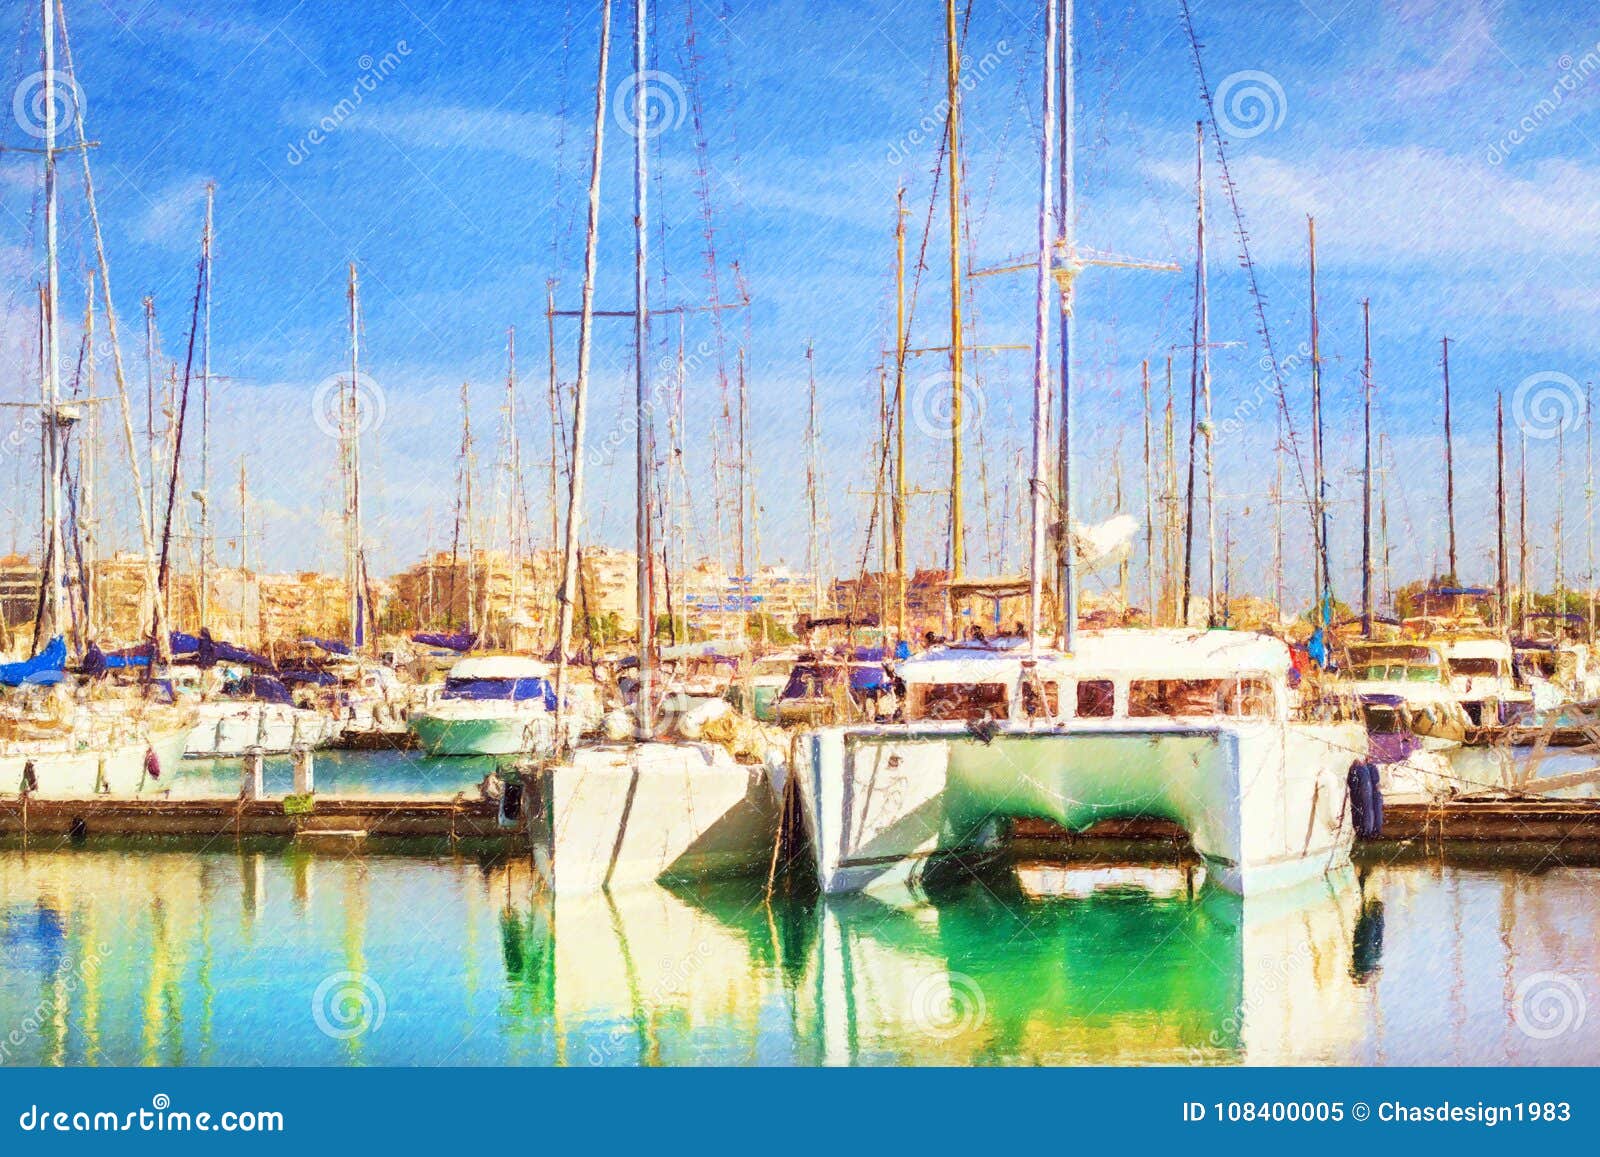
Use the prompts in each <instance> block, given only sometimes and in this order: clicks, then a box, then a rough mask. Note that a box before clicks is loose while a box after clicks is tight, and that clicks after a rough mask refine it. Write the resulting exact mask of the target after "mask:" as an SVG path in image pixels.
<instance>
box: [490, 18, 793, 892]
mask: <svg viewBox="0 0 1600 1157" xmlns="http://www.w3.org/2000/svg"><path fill="white" fill-rule="evenodd" d="M633 16H634V24H633V52H634V59H633V66H634V85H633V97H634V102H635V103H634V107H633V109H632V110H631V112H632V115H633V117H634V124H635V125H636V126H637V127H636V129H635V132H634V186H633V194H634V214H633V219H634V308H633V323H634V385H635V390H636V395H635V403H636V409H635V413H636V415H637V418H638V421H637V422H636V434H637V437H636V442H635V455H636V458H635V462H636V468H637V477H636V480H635V482H636V486H635V503H636V506H635V515H636V518H635V534H636V549H637V552H638V575H637V579H638V621H637V630H638V634H637V638H638V641H639V655H638V667H637V669H636V671H635V690H634V696H633V703H632V719H631V723H632V729H633V735H632V738H631V739H627V738H624V736H625V735H626V729H627V723H626V722H623V713H622V711H621V710H620V709H618V710H617V711H615V712H614V713H613V714H612V716H611V720H612V722H613V723H614V724H615V723H621V727H620V728H618V730H620V731H621V732H622V734H620V735H617V736H616V737H615V738H614V739H607V740H603V741H598V742H580V743H577V744H576V745H575V746H571V741H572V739H573V729H572V728H571V727H570V725H569V724H568V723H567V720H568V719H570V717H571V711H572V707H573V704H572V703H571V702H570V701H569V696H570V684H571V682H572V680H571V679H570V677H569V671H568V651H569V648H570V645H571V641H572V612H573V605H574V602H575V596H576V582H577V555H578V541H579V535H580V534H581V527H582V516H583V506H582V494H583V460H584V454H583V444H584V443H583V437H584V408H585V402H586V397H585V395H586V391H587V387H588V370H589V354H590V346H591V335H592V327H593V321H594V284H595V260H596V247H597V237H598V229H599V218H600V166H601V157H602V146H603V141H604V135H603V134H604V127H605V113H606V108H605V101H606V79H605V78H606V68H607V63H608V59H609V54H610V45H611V2H610V0H602V4H601V16H600V20H601V25H600V62H599V75H598V80H597V83H596V89H595V94H596V96H595V127H594V153H593V157H592V162H591V170H590V184H589V215H588V228H587V233H586V241H585V252H584V281H583V307H582V313H581V327H580V330H579V346H578V382H577V391H576V396H575V405H574V411H573V432H572V439H573V442H572V448H573V454H572V474H571V479H570V484H569V490H568V506H567V525H566V537H565V544H564V564H563V567H562V580H561V594H560V623H559V627H558V639H557V647H556V661H557V669H556V685H555V689H554V696H555V702H556V709H557V710H558V711H559V712H560V713H561V714H562V717H563V722H562V723H561V724H560V725H558V727H557V732H558V742H559V743H560V745H561V749H562V751H563V752H564V754H561V755H557V756H556V757H554V758H550V759H544V760H538V761H534V762H531V763H528V764H524V765H522V766H521V767H520V768H519V772H520V776H521V779H522V782H523V783H524V784H525V791H526V794H525V796H524V797H523V807H524V808H525V812H526V816H527V820H528V825H529V829H530V833H531V836H532V842H533V850H534V863H535V866H536V867H537V869H538V871H539V873H540V875H541V877H542V879H543V880H544V881H545V883H546V884H547V886H548V887H550V888H551V890H552V891H554V892H556V893H582V892H594V891H599V890H601V889H612V888H618V887H621V886H623V885H632V884H647V883H651V882H653V881H656V880H660V879H663V878H669V877H704V876H716V875H725V874H740V873H746V872H753V871H764V870H765V868H766V865H767V864H768V862H769V860H770V857H771V854H772V849H773V845H774V841H775V840H776V838H777V829H778V796H777V794H776V791H775V790H774V779H773V776H772V774H771V772H770V771H769V768H768V766H766V765H764V764H761V763H754V764H751V763H739V762H737V761H735V759H734V758H733V756H732V755H731V754H730V753H729V751H728V750H727V749H726V748H725V747H723V746H721V745H718V744H714V743H705V742H693V741H688V740H678V741H668V740H665V739H662V738H661V737H660V736H659V734H658V728H657V720H656V708H657V705H658V704H657V697H658V688H657V682H658V680H657V671H656V661H657V655H656V654H655V648H654V645H653V642H654V641H653V636H654V634H655V606H654V603H655V599H654V589H653V583H652V574H651V558H652V545H651V543H652V534H651V515H652V513H653V512H652V509H651V499H652V495H653V493H654V486H653V482H652V477H651V476H652V473H653V457H652V456H653V454H654V447H653V436H652V435H653V431H652V428H651V424H650V422H649V420H648V419H649V415H650V413H651V405H650V401H649V398H650V393H649V391H650V381H649V356H650V344H649V324H650V314H649V294H648V290H649V279H648V269H649V266H648V261H647V257H648V254H647V250H646V240H647V238H648V236H649V234H648V218H647V216H646V202H645V193H646V190H647V188H648V185H649V181H648V169H647V159H648V153H647V149H646V145H647V138H648V137H649V136H650V135H651V134H649V133H648V132H646V131H645V127H646V126H647V125H648V124H649V113H648V109H647V101H648V89H649V85H648V83H647V77H648V72H647V52H646V49H647V43H646V35H647V28H648V16H649V0H635V2H634V9H633ZM679 730H680V733H681V732H682V731H683V727H682V725H681V724H680V728H679Z"/></svg>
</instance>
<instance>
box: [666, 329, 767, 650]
mask: <svg viewBox="0 0 1600 1157" xmlns="http://www.w3.org/2000/svg"><path fill="white" fill-rule="evenodd" d="M680 316H681V315H680ZM749 412H750V392H749V388H748V386H747V384H746V382H745V376H744V347H743V346H740V347H739V414H738V419H739V461H738V475H739V550H738V565H739V576H740V578H749V577H750V558H749V555H748V553H747V547H748V542H749V534H750V528H749V526H748V525H746V519H745V513H746V508H745V503H746V501H747V499H746V497H745V496H746V495H747V494H749V489H748V488H749V485H750V475H749V469H748V466H749V460H750V450H749V447H748V445H747V444H746V441H745V422H746V419H748V417H749ZM743 589H744V590H745V591H746V592H748V590H749V587H748V585H746V586H745V587H744V588H743ZM745 609H746V608H745V607H744V606H743V605H741V607H740V611H739V624H740V626H739V634H740V636H741V637H743V635H744V621H745V617H744V616H745Z"/></svg>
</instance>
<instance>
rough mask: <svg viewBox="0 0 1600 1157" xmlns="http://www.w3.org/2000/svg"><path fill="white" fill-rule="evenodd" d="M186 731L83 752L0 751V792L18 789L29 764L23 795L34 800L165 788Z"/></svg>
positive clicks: (174, 770) (149, 792) (180, 755)
mask: <svg viewBox="0 0 1600 1157" xmlns="http://www.w3.org/2000/svg"><path fill="white" fill-rule="evenodd" d="M188 734H189V732H188V728H176V729H173V730H169V731H165V732H158V733H156V734H155V735H152V736H151V737H150V738H148V739H138V740H129V741H127V742H123V743H117V744H112V745H110V746H107V747H103V748H91V749H86V750H82V751H38V752H31V753H30V752H6V753H3V754H0V791H4V792H6V793H13V792H15V793H21V791H22V790H23V778H24V772H25V770H26V768H27V765H28V764H29V763H32V764H33V779H34V786H33V787H31V788H30V789H29V792H28V794H30V795H31V796H33V797H34V798H36V799H75V798H81V797H89V796H106V795H111V796H135V795H152V794H155V793H157V792H165V791H167V790H169V789H170V788H171V787H172V778H173V776H174V775H176V774H177V771H178V766H179V763H180V762H181V760H182V758H183V747H184V741H185V740H186V739H187V737H188ZM152 751H153V752H154V753H155V756H156V763H157V765H158V767H159V769H160V774H159V775H157V776H154V777H152V776H151V775H150V774H149V772H148V768H147V766H146V763H147V756H148V755H149V753H150V752H152Z"/></svg>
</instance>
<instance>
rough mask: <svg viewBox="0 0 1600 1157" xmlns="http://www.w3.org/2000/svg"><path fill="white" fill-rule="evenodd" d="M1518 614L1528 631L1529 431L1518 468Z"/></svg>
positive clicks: (1523, 630) (1522, 629)
mask: <svg viewBox="0 0 1600 1157" xmlns="http://www.w3.org/2000/svg"><path fill="white" fill-rule="evenodd" d="M1517 473H1518V476H1519V477H1518V482H1517V488H1518V491H1519V493H1518V495H1517V507H1518V509H1517V615H1518V622H1517V627H1518V630H1519V631H1520V632H1521V633H1522V634H1527V633H1528V432H1527V431H1526V430H1524V431H1523V432H1522V456H1521V462H1520V463H1519V465H1518V468H1517Z"/></svg>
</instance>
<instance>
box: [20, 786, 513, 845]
mask: <svg viewBox="0 0 1600 1157" xmlns="http://www.w3.org/2000/svg"><path fill="white" fill-rule="evenodd" d="M130 836H131V837H181V838H189V839H196V838H198V839H203V840H223V839H228V840H231V839H236V838H242V837H277V838H282V839H289V840H294V841H297V842H315V843H317V844H318V845H321V846H327V845H330V844H338V843H342V844H344V845H347V846H352V847H353V846H359V845H362V844H366V843H382V844H384V845H386V846H409V847H414V848H415V850H418V851H430V850H433V849H435V848H441V847H448V846H449V845H451V844H453V843H455V842H457V841H461V840H473V841H477V842H482V841H485V840H487V841H491V842H494V843H497V844H503V845H504V846H505V847H507V848H510V847H513V846H515V845H516V844H517V842H518V840H519V833H518V832H517V831H516V830H515V829H508V828H502V827H501V826H500V824H499V806H498V804H496V803H495V802H494V801H492V800H485V799H479V798H476V797H474V798H468V797H466V796H464V795H458V796H455V797H453V798H446V797H440V796H425V797H417V796H410V797H407V796H361V797H346V798H340V797H337V796H314V797H310V798H309V799H307V798H305V797H292V796H291V797H289V798H288V799H284V798H276V799H254V800H246V799H238V798H234V799H227V798H215V797H213V798H206V799H109V798H106V797H103V796H102V797H91V798H80V799H38V798H32V797H29V798H26V799H24V798H22V797H19V796H7V797H0V838H8V837H23V838H27V839H29V840H33V839H40V838H43V839H62V838H65V839H71V840H74V841H80V842H81V841H85V840H94V839H97V838H99V837H117V838H124V837H130ZM521 842H522V843H524V844H525V842H526V837H525V836H522V837H521Z"/></svg>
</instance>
